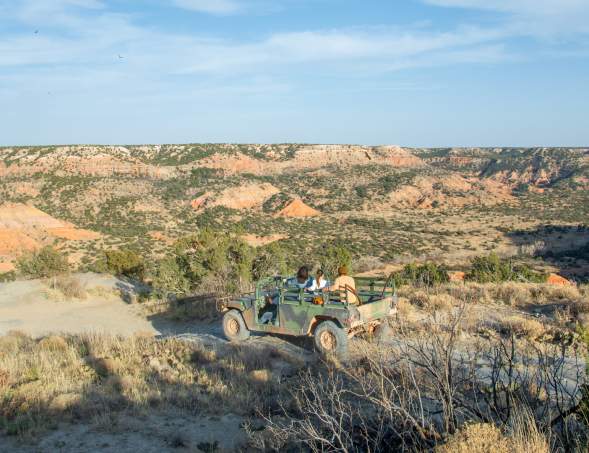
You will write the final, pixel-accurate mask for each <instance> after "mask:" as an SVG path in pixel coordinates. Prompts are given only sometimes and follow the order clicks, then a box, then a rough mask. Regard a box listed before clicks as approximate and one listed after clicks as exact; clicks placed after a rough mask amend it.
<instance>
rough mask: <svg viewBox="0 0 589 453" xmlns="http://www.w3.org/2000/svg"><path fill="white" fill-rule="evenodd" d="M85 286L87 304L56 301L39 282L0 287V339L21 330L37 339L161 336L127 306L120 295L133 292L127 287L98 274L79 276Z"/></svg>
mask: <svg viewBox="0 0 589 453" xmlns="http://www.w3.org/2000/svg"><path fill="white" fill-rule="evenodd" d="M77 278H79V279H80V281H81V282H82V284H84V285H85V286H86V290H87V291H88V298H87V299H85V300H65V301H64V300H55V297H54V295H53V294H52V291H51V290H49V288H48V287H47V286H46V285H45V284H43V283H42V282H40V281H38V280H31V281H17V282H12V283H0V335H3V334H6V333H7V332H9V331H11V330H19V331H22V332H25V333H27V334H29V335H32V336H34V337H40V336H43V335H45V334H48V333H56V332H62V333H68V334H79V333H89V332H96V333H107V334H113V335H132V334H134V333H138V332H142V333H151V334H154V335H157V334H159V332H158V331H157V330H156V329H155V328H154V327H153V325H152V324H151V323H150V322H149V321H148V320H146V319H145V318H144V317H141V316H140V315H139V314H138V310H137V307H135V306H133V305H129V304H127V303H125V302H124V301H123V300H122V298H121V297H120V291H132V287H130V285H129V284H128V283H125V282H123V281H121V280H118V279H115V278H112V277H108V276H101V275H95V274H84V275H79V276H77Z"/></svg>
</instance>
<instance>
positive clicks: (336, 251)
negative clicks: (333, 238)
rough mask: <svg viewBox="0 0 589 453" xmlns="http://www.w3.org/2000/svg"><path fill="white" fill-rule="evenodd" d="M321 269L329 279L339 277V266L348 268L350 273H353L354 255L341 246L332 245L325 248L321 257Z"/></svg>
mask: <svg viewBox="0 0 589 453" xmlns="http://www.w3.org/2000/svg"><path fill="white" fill-rule="evenodd" d="M319 263H320V264H321V269H323V272H324V273H325V275H326V276H328V277H329V278H335V277H336V276H337V268H338V267H339V266H346V267H347V268H348V272H349V273H351V272H352V254H351V253H350V251H349V250H348V249H347V248H346V247H344V246H342V245H339V244H336V245H331V246H328V247H327V248H325V250H324V251H323V253H321V255H320V257H319Z"/></svg>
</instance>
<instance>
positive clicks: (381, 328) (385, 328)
mask: <svg viewBox="0 0 589 453" xmlns="http://www.w3.org/2000/svg"><path fill="white" fill-rule="evenodd" d="M390 336H391V326H389V321H388V320H387V319H385V320H384V321H382V322H381V323H380V324H379V325H378V326H376V327H375V328H374V331H373V332H372V338H373V340H374V341H376V342H377V343H379V344H380V343H382V342H383V341H386V340H388V339H389V337H390Z"/></svg>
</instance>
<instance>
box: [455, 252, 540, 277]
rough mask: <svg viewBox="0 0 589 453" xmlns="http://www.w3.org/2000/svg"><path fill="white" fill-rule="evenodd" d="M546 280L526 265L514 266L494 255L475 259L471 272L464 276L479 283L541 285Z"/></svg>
mask: <svg viewBox="0 0 589 453" xmlns="http://www.w3.org/2000/svg"><path fill="white" fill-rule="evenodd" d="M546 278H547V276H546V275H545V274H542V273H539V272H535V271H534V270H533V269H531V268H530V267H529V266H527V265H516V264H514V263H513V261H512V260H502V259H500V258H499V257H498V256H497V254H495V253H491V254H490V255H489V256H478V257H475V258H474V259H473V261H472V267H471V270H470V271H469V272H468V273H467V274H466V276H465V279H466V280H470V281H475V282H479V283H500V282H507V281H523V282H534V283H543V282H545V281H546Z"/></svg>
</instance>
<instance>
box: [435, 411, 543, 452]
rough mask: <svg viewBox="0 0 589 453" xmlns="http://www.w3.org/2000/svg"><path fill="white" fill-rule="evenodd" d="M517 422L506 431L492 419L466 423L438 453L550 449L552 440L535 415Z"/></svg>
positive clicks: (540, 450) (437, 448)
mask: <svg viewBox="0 0 589 453" xmlns="http://www.w3.org/2000/svg"><path fill="white" fill-rule="evenodd" d="M518 424H519V422H518V423H516V426H515V428H514V429H513V430H512V432H511V433H508V434H505V433H503V432H502V431H501V429H499V428H498V427H497V426H495V425H493V424H491V423H472V424H466V425H465V426H464V427H463V428H462V429H461V430H460V431H458V432H457V433H456V434H454V435H453V436H451V437H450V439H449V440H448V442H447V443H445V444H444V445H440V446H438V447H436V449H435V451H436V453H520V452H521V453H524V452H525V453H549V452H550V443H549V441H548V439H546V437H545V436H544V435H543V434H542V433H541V432H540V431H539V430H538V428H537V426H536V424H535V422H534V420H533V419H530V420H529V421H528V422H526V424H525V425H524V426H519V425H518Z"/></svg>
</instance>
